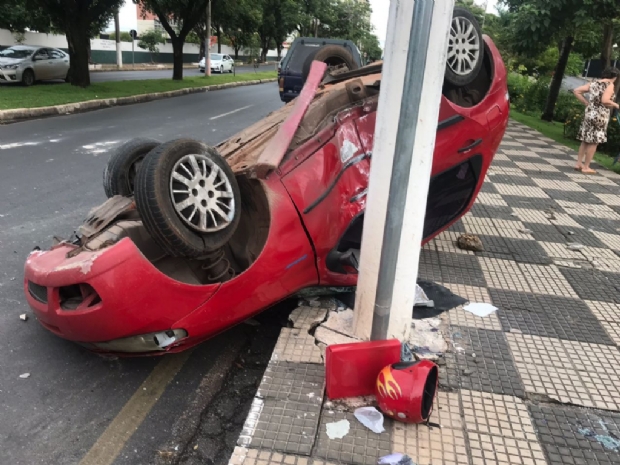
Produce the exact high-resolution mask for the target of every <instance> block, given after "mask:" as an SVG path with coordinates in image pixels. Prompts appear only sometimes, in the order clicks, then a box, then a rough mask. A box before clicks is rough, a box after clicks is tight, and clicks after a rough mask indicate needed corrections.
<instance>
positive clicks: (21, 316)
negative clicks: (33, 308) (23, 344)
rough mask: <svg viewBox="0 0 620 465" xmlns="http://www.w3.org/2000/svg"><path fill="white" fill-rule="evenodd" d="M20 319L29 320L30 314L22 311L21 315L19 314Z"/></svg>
mask: <svg viewBox="0 0 620 465" xmlns="http://www.w3.org/2000/svg"><path fill="white" fill-rule="evenodd" d="M19 319H20V320H22V321H28V315H26V314H25V313H22V314H21V315H19Z"/></svg>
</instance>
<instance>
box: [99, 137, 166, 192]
mask: <svg viewBox="0 0 620 465" xmlns="http://www.w3.org/2000/svg"><path fill="white" fill-rule="evenodd" d="M158 145H160V142H158V141H156V140H153V139H145V138H141V137H139V138H136V139H131V140H130V141H128V142H126V143H124V144H123V145H121V146H120V147H119V148H117V149H116V151H115V152H114V153H113V154H112V156H111V157H110V160H108V163H107V165H106V166H105V170H104V171H103V190H104V191H105V195H106V197H108V198H111V197H114V196H115V195H122V196H124V197H129V196H132V195H133V194H134V184H135V179H136V175H137V173H138V169H139V167H140V164H141V163H142V161H143V160H144V157H145V156H146V155H147V153H149V152H150V151H151V150H153V149H154V148H155V147H157V146H158Z"/></svg>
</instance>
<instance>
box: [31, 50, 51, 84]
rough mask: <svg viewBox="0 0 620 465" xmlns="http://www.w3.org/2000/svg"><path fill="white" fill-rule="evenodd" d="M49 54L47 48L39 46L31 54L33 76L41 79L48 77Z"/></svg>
mask: <svg viewBox="0 0 620 465" xmlns="http://www.w3.org/2000/svg"><path fill="white" fill-rule="evenodd" d="M49 61H50V56H49V53H48V52H47V49H45V48H41V49H39V50H37V51H36V53H35V54H34V55H33V56H32V68H33V69H34V77H35V79H36V80H38V81H41V80H44V79H49V78H50V77H49V76H50V63H49Z"/></svg>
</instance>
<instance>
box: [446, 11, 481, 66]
mask: <svg viewBox="0 0 620 465" xmlns="http://www.w3.org/2000/svg"><path fill="white" fill-rule="evenodd" d="M479 59H480V38H479V37H478V34H477V32H476V28H475V27H474V25H473V23H472V22H471V21H470V20H469V19H467V18H464V17H462V16H457V17H455V18H453V19H452V27H451V29H450V37H449V39H448V66H449V67H450V69H451V70H452V71H453V72H454V73H455V74H458V75H459V76H466V75H468V74H469V73H471V72H472V71H473V70H474V68H475V67H476V63H477V62H478V60H479Z"/></svg>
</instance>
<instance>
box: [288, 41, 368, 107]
mask: <svg viewBox="0 0 620 465" xmlns="http://www.w3.org/2000/svg"><path fill="white" fill-rule="evenodd" d="M313 60H317V61H323V62H325V63H327V65H328V67H329V68H330V70H331V71H333V72H338V71H339V70H340V69H342V70H344V71H346V70H349V71H351V70H354V69H357V68H359V67H360V66H361V65H362V59H361V57H360V52H359V50H358V49H357V47H356V46H355V44H354V43H353V42H351V41H350V40H341V39H320V38H316V37H299V38H297V39H295V41H294V42H293V43H292V44H291V48H290V49H289V51H288V53H287V54H286V56H285V57H284V58H283V59H282V61H281V62H280V66H279V67H278V85H279V86H280V99H282V101H283V102H290V101H291V100H293V99H294V98H295V97H297V96H298V95H299V93H300V92H301V89H302V87H303V86H304V83H305V82H306V78H307V77H308V73H309V72H310V65H311V64H312V61H313Z"/></svg>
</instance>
